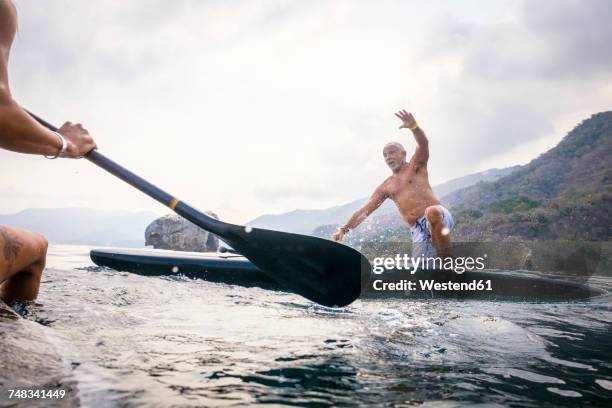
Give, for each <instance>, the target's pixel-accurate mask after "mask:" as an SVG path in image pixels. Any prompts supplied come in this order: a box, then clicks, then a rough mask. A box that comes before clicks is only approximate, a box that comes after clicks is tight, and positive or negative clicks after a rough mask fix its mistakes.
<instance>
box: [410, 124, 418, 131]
mask: <svg viewBox="0 0 612 408" xmlns="http://www.w3.org/2000/svg"><path fill="white" fill-rule="evenodd" d="M418 127H419V124H418V123H416V122H414V125H412V126H410V127H409V128H408V129H410V130H412V131H414V130H416V128H418Z"/></svg>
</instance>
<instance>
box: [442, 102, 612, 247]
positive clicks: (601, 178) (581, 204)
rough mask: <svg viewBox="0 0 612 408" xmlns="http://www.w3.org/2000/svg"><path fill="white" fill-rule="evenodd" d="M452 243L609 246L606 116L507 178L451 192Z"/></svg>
mask: <svg viewBox="0 0 612 408" xmlns="http://www.w3.org/2000/svg"><path fill="white" fill-rule="evenodd" d="M444 201H445V202H446V203H448V205H449V206H450V207H451V209H452V210H453V211H454V212H455V215H456V218H457V227H456V229H455V231H454V239H455V240H461V241H477V240H508V239H510V240H514V239H563V240H565V239H567V240H587V241H608V240H610V228H611V227H612V217H611V212H612V211H611V209H612V112H602V113H598V114H595V115H593V116H592V117H591V118H589V119H587V120H585V121H583V122H582V123H580V124H579V125H578V126H576V127H575V128H574V129H573V130H572V131H571V132H569V133H568V134H567V136H566V137H565V138H564V139H563V140H562V141H561V142H560V143H559V144H558V145H557V146H556V147H554V148H553V149H551V150H549V151H548V152H546V153H544V154H542V155H540V156H539V157H538V158H536V159H534V160H533V161H532V162H531V163H529V164H528V165H526V166H524V167H523V168H521V169H519V170H517V171H516V172H514V173H512V174H511V175H509V176H507V177H503V178H501V179H499V180H497V181H495V182H492V183H478V184H476V185H474V186H471V187H468V188H466V189H463V190H459V191H456V192H454V193H451V194H449V195H448V196H446V197H445V200H444Z"/></svg>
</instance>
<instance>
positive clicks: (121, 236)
mask: <svg viewBox="0 0 612 408" xmlns="http://www.w3.org/2000/svg"><path fill="white" fill-rule="evenodd" d="M155 218H157V215H156V214H155V213H153V212H129V211H103V210H94V209H88V208H31V209H27V210H24V211H21V212H19V213H16V214H10V215H0V225H10V226H13V227H18V228H24V229H28V230H32V231H36V232H40V233H42V234H44V235H45V237H46V238H47V239H48V240H49V242H50V243H54V244H82V245H105V246H124V247H125V246H127V247H138V246H144V231H145V228H146V227H147V225H149V223H150V222H151V221H153V220H154V219H155Z"/></svg>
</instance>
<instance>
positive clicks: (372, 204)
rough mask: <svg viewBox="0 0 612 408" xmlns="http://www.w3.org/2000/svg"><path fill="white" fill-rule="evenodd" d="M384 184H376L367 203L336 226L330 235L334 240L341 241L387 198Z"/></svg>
mask: <svg viewBox="0 0 612 408" xmlns="http://www.w3.org/2000/svg"><path fill="white" fill-rule="evenodd" d="M383 185H384V184H381V185H380V186H378V188H377V189H376V190H375V191H374V193H373V194H372V196H371V197H370V199H369V200H368V202H367V203H365V205H364V206H363V207H361V208H360V209H358V210H357V211H355V212H354V213H353V215H352V216H351V218H349V220H348V222H347V223H346V224H344V226H342V227H340V228H338V231H336V232H335V233H334V234H333V235H332V239H333V240H334V241H342V238H344V236H345V235H346V234H347V233H348V232H349V231H350V230H352V229H355V228H357V226H358V225H359V224H361V223H362V222H363V220H365V219H366V218H368V216H369V215H370V214H372V213H373V212H374V210H376V209H377V208H378V207H380V205H381V204H382V203H383V202H384V201H385V200H386V199H387V193H386V192H385V189H384V187H383Z"/></svg>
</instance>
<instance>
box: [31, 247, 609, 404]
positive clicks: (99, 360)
mask: <svg viewBox="0 0 612 408" xmlns="http://www.w3.org/2000/svg"><path fill="white" fill-rule="evenodd" d="M88 253H89V248H86V247H78V246H51V248H50V251H49V258H48V270H47V271H46V272H45V275H44V279H43V283H42V288H41V292H40V295H39V298H38V300H37V301H36V302H35V303H33V304H29V305H25V306H24V307H22V308H21V309H20V310H19V311H20V313H21V314H22V315H23V316H24V317H26V318H27V319H30V320H33V321H36V322H38V323H40V324H42V325H45V326H46V327H47V329H48V330H50V331H52V332H53V336H52V337H53V338H54V340H53V341H54V342H56V347H57V349H58V350H60V352H61V355H62V357H63V359H64V360H65V362H66V365H67V366H68V367H70V369H69V370H68V371H67V374H66V378H65V381H66V383H68V382H71V383H74V384H76V390H77V391H76V392H77V393H78V399H77V401H79V403H80V404H81V405H83V406H92V407H106V406H108V407H137V406H142V407H151V406H159V407H163V406H181V407H190V406H252V405H266V404H273V405H277V406H312V407H326V406H413V405H423V406H435V407H438V406H439V407H454V406H470V405H479V404H484V405H487V406H521V407H531V406H533V407H545V406H554V407H558V406H587V405H589V406H611V405H612V303H611V301H610V300H611V296H610V295H606V296H600V297H597V298H594V299H591V300H589V301H579V302H569V303H515V302H490V301H489V302H485V301H452V300H422V301H400V300H391V301H389V300H387V301H382V300H377V301H369V300H368V301H357V302H355V303H354V304H352V305H351V306H350V307H347V308H343V309H337V310H336V309H329V308H325V307H320V306H317V305H315V304H313V303H311V302H309V301H307V300H305V299H303V298H301V297H299V296H297V295H293V294H287V293H280V292H273V291H266V290H263V289H258V288H242V287H236V286H231V285H223V284H215V283H210V282H206V281H201V280H189V279H186V278H181V277H180V276H173V277H143V276H137V275H132V274H128V273H122V272H115V271H111V270H108V269H103V268H97V267H94V266H93V264H92V263H91V261H90V260H89V256H88ZM590 284H592V285H594V286H598V287H601V288H604V289H607V290H611V289H612V280H611V279H610V278H602V277H593V278H592V279H591V281H590Z"/></svg>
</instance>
